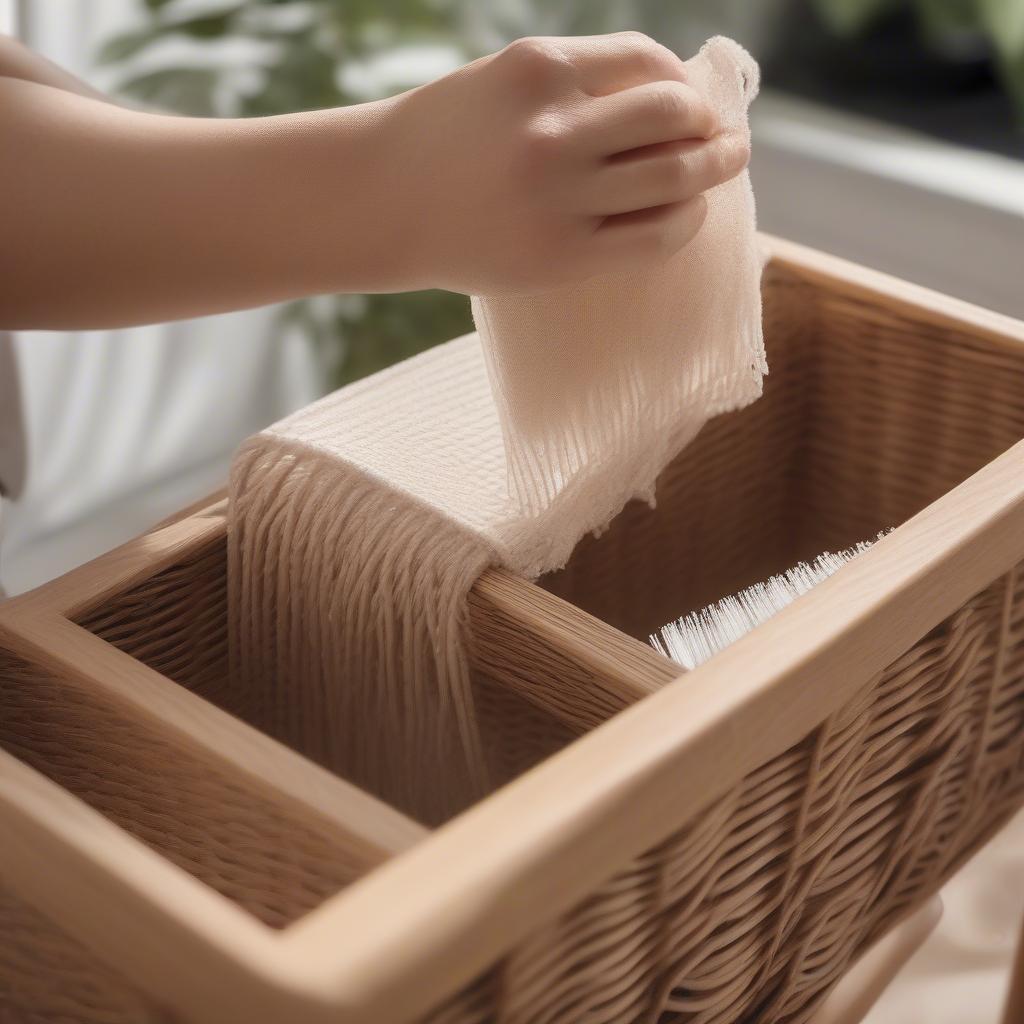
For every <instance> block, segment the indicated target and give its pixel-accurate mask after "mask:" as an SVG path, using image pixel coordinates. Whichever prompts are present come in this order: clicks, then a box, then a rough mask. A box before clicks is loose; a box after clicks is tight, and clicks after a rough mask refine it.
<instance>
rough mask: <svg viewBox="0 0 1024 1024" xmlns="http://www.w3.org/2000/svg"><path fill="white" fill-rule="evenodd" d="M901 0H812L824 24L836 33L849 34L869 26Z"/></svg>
mask: <svg viewBox="0 0 1024 1024" xmlns="http://www.w3.org/2000/svg"><path fill="white" fill-rule="evenodd" d="M900 2H901V0H814V6H815V8H816V9H817V11H818V14H819V15H820V16H821V18H822V20H823V21H824V22H825V24H826V25H827V26H828V28H830V29H831V30H832V31H833V32H835V33H837V34H838V35H844V36H850V35H856V34H857V33H859V32H863V31H864V30H865V29H867V28H870V26H871V25H872V24H874V22H876V21H877V20H878V19H879V18H880V17H881V16H882V15H883V14H886V13H888V12H889V11H891V10H894V9H896V8H897V7H898V6H899V5H900Z"/></svg>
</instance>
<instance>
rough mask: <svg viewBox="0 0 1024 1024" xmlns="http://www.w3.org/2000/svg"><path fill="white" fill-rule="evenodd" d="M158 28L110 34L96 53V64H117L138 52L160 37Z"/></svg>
mask: <svg viewBox="0 0 1024 1024" xmlns="http://www.w3.org/2000/svg"><path fill="white" fill-rule="evenodd" d="M161 35H162V33H161V32H160V30H159V29H158V28H144V29H140V30H139V31H136V32H122V33H120V34H119V35H116V36H111V37H110V39H108V40H107V41H106V42H105V43H104V44H103V45H102V46H101V47H100V49H99V52H98V53H97V54H96V62H97V63H98V64H119V63H121V61H125V60H128V59H129V58H130V57H134V56H135V54H137V53H140V52H141V51H142V50H144V49H145V48H146V47H147V46H149V45H150V43H153V42H155V41H156V40H157V39H159V38H161Z"/></svg>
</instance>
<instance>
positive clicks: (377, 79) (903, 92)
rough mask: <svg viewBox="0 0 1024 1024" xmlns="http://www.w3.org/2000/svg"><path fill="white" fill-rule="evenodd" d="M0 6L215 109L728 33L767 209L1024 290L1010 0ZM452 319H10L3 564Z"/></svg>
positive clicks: (133, 87) (28, 559)
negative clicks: (498, 56) (18, 490)
mask: <svg viewBox="0 0 1024 1024" xmlns="http://www.w3.org/2000/svg"><path fill="white" fill-rule="evenodd" d="M0 25H2V26H3V27H4V28H5V30H7V31H13V32H15V33H16V34H18V35H20V36H21V38H22V39H24V40H25V41H26V42H27V43H28V44H29V45H30V46H32V47H34V48H35V49H37V50H38V51H40V52H42V53H44V54H45V55H46V56H48V57H50V58H51V59H52V60H54V61H56V62H57V63H59V64H62V65H64V66H66V67H68V68H69V69H71V70H72V71H73V72H75V73H77V74H79V75H80V76H82V77H84V78H86V79H87V80H89V81H90V82H92V83H93V84H94V85H96V86H97V87H99V88H101V89H104V90H106V91H108V92H111V93H113V94H115V95H117V96H119V97H121V98H122V99H123V100H124V102H126V103H133V104H139V105H142V106H146V107H153V108H158V109H163V110H168V111H176V112H180V113H185V114H193V115H198V116H213V117H225V116H232V117H234V116H239V117H249V116H256V115H262V114H277V113H284V112H288V111H295V110H305V109H311V108H318V107H325V106H331V105H337V104H347V103H355V102H359V101H362V100H367V99H372V98H376V97H379V96H382V95H386V94H390V93H393V92H396V91H400V90H403V89H407V88H409V87H411V86H414V85H417V84H419V83H421V82H424V81H427V80H429V79H431V78H434V77H437V76H439V75H441V74H444V73H445V72H447V71H449V70H451V69H452V68H455V67H457V66H458V65H460V64H462V63H464V62H466V61H468V60H470V59H472V58H474V57H476V56H479V55H481V54H484V53H488V52H491V51H493V50H496V49H498V48H500V47H501V46H503V45H504V44H505V43H507V42H508V41H510V40H511V39H514V38H516V37H518V36H523V35H538V34H545V35H562V34H565V35H568V34H584V33H597V32H609V31H616V30H619V29H625V28H636V29H641V30H642V31H645V32H647V33H649V34H650V35H652V36H654V37H655V38H657V39H659V40H660V41H662V42H664V43H665V44H667V45H668V46H670V47H672V48H674V49H675V50H676V51H677V52H679V53H680V54H681V55H689V54H691V53H693V52H694V51H695V50H696V49H697V48H698V47H699V46H700V44H701V42H703V40H704V39H706V38H707V37H708V36H710V35H713V34H715V33H719V32H721V33H725V34H728V35H731V36H733V37H734V38H736V39H738V40H740V41H741V42H743V43H744V44H745V45H746V46H747V47H748V48H749V49H750V50H751V51H752V52H753V53H754V55H755V56H756V57H757V58H758V60H759V61H760V62H761V64H762V67H763V69H764V80H765V88H764V91H763V93H762V96H761V98H760V99H759V100H758V101H757V103H756V104H755V107H754V111H753V128H754V137H755V142H754V157H753V163H752V175H753V178H754V184H755V192H756V195H757V200H758V208H759V221H760V224H761V227H762V228H763V229H764V230H767V231H770V232H773V233H776V234H780V235H784V236H787V237H790V238H794V239H797V240H799V241H803V242H806V243H809V244H811V245H815V246H818V247H820V248H823V249H825V250H828V251H831V252H835V253H838V254H840V255H844V256H847V257H850V258H853V259H855V260H858V261H861V262H863V263H866V264H869V265H871V266H874V267H878V268H881V269H884V270H888V271H890V272H893V273H895V274H899V275H901V276H903V277H907V278H909V279H911V280H915V281H919V282H921V283H923V284H926V285H930V286H931V287H933V288H937V289H940V290H942V291H946V292H950V293H952V294H955V295H959V296H962V297H964V298H967V299H970V300H972V301H974V302H978V303H980V304H982V305H985V306H989V307H992V308H995V309H998V310H1001V311H1003V312H1007V313H1012V314H1016V315H1018V316H1024V286H1022V284H1021V265H1022V230H1021V229H1022V227H1024V163H1022V162H1021V158H1022V156H1024V0H247V2H241V0H80V2H77V3H74V4H71V3H66V2H60V0H58V2H54V0H0ZM338 187H339V188H344V181H339V183H338ZM338 244H339V246H341V245H344V244H345V242H344V239H339V240H338ZM470 328H471V323H470V318H469V312H468V303H467V300H466V299H465V297H463V296H459V295H452V294H449V293H444V292H421V293H416V294H407V295H374V296H361V295H348V296H323V297H319V298H315V299H312V300H309V301H304V302H299V303H293V304H289V305H288V306H285V307H282V308H273V309H262V310H255V311H250V312H246V313H241V314H235V315H230V316H220V317H212V318H206V319H204V320H196V321H191V322H184V323H176V324H169V325H156V326H152V327H145V328H139V329H135V330H127V331H99V332H88V333H76V334H55V333H50V332H37V333H33V334H23V335H20V336H19V337H17V338H16V340H15V345H16V347H17V352H18V371H17V372H18V373H19V375H20V378H21V384H22V392H23V396H24V406H25V409H24V419H25V421H26V428H27V434H28V445H29V453H30V466H29V483H28V488H27V491H26V493H25V495H24V496H23V498H22V500H21V501H20V502H19V503H18V505H17V506H16V507H15V509H14V511H13V512H12V513H11V516H10V522H9V528H8V538H7V543H6V545H5V564H4V579H5V581H6V585H7V587H8V589H10V590H13V591H15V592H17V591H20V590H24V589H26V588H28V587H31V586H34V585H36V584H38V583H40V582H42V581H43V580H45V579H47V578H49V577H51V576H53V575H55V574H57V573H59V572H61V571H63V570H65V569H66V568H68V567H70V566H71V565H74V564H76V563H78V562H81V561H83V560H85V559H87V558H89V557H92V556H93V555H95V554H97V553H99V552H101V551H103V550H106V549H107V548H109V547H110V546H111V545H113V544H115V543H117V542H119V541H121V540H123V539H125V538H126V537H127V536H130V535H132V534H134V533H136V532H138V531H140V530H142V529H144V528H146V527H147V526H148V525H149V524H150V523H151V522H153V521H154V520H155V519H158V518H160V517H161V516H163V515H165V514H169V513H170V512H172V511H174V510H175V509H176V508H178V507H180V506H182V505H183V504H185V503H186V502H187V501H190V500H192V499H194V498H196V497H199V496H201V495H202V494H203V493H204V492H208V491H211V490H213V489H214V488H215V487H217V486H219V485H220V484H222V482H223V480H224V479H225V474H226V467H227V464H228V460H229V458H230V454H231V451H232V450H233V448H234V446H235V445H236V444H237V443H238V441H239V440H240V439H241V438H243V437H244V436H246V435H248V434H249V433H252V432H253V431H255V430H258V429H259V428H260V427H262V426H264V425H265V424H267V423H269V422H271V421H273V420H274V419H276V418H278V417H280V416H281V415H283V414H284V413H286V412H287V411H289V410H290V409H292V408H294V407H296V406H299V405H302V404H305V403H306V402H308V401H310V400H311V399H312V398H314V397H316V396H317V395H319V394H321V393H323V392H325V391H327V390H329V389H331V388H334V387H336V386H338V385H339V384H342V383H344V382H346V381H350V380H353V379H355V378H357V377H360V376H362V375H364V374H366V373H369V372H372V371H373V370H375V369H378V368H380V367H381V366H384V365H386V364H388V363H390V362H392V361H394V360H397V359H400V358H403V357H404V356H407V355H410V354H411V353H413V352H415V351H417V350H419V349H421V348H424V347H426V346H429V345H432V344H435V343H436V342H438V341H441V340H444V339H446V338H450V337H453V336H455V335H457V334H460V333H462V332H464V331H466V330H469V329H470Z"/></svg>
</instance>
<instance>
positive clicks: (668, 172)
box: [585, 132, 750, 216]
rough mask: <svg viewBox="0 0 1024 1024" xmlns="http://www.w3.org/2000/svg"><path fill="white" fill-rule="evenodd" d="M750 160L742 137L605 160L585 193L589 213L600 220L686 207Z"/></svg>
mask: <svg viewBox="0 0 1024 1024" xmlns="http://www.w3.org/2000/svg"><path fill="white" fill-rule="evenodd" d="M749 157H750V148H749V145H748V143H747V141H746V139H745V137H744V136H742V135H740V134H738V133H735V132H729V133H723V134H721V135H716V136H715V137H714V138H712V139H706V140H692V141H688V142H672V143H663V144H660V145H656V146H651V147H648V148H647V149H646V150H641V151H638V152H637V153H636V154H635V155H634V154H623V155H622V156H620V157H617V158H613V159H612V160H610V161H606V162H605V163H604V164H603V165H602V166H601V167H600V168H599V169H598V171H597V172H596V174H594V175H593V176H592V177H591V178H590V180H589V182H588V186H587V188H586V190H585V203H586V205H587V209H588V212H593V213H596V214H598V215H600V216H608V215H614V214H620V213H628V212H630V211H633V210H644V209H648V208H650V207H655V206H666V205H668V204H672V203H680V202H685V201H686V200H688V199H693V198H694V197H695V196H697V195H699V194H700V193H702V192H706V191H707V190H708V189H711V188H714V187H715V186H716V185H721V184H722V183H723V182H725V181H728V180H729V179H731V178H733V177H735V176H736V175H737V174H739V173H740V171H742V170H743V168H744V167H746V166H747V161H748V159H749Z"/></svg>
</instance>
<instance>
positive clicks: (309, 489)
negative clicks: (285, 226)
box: [229, 40, 765, 822]
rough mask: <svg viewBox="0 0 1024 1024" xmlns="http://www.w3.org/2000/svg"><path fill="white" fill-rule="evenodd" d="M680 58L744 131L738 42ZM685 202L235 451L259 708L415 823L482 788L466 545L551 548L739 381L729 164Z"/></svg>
mask: <svg viewBox="0 0 1024 1024" xmlns="http://www.w3.org/2000/svg"><path fill="white" fill-rule="evenodd" d="M690 67H691V69H692V78H693V80H694V81H699V82H702V83H706V87H707V89H708V92H709V94H710V95H711V96H712V97H713V98H714V100H715V102H716V103H717V104H718V105H719V106H720V108H721V114H722V117H723V120H725V121H727V122H731V123H734V124H735V123H741V125H742V126H744V128H745V113H746V103H747V100H748V98H749V96H750V95H751V94H752V91H753V88H754V83H755V81H756V69H754V66H753V63H752V61H750V58H749V57H747V56H746V54H745V52H744V51H742V50H741V49H740V48H739V47H737V46H736V45H735V44H733V43H730V42H728V41H724V40H715V41H712V42H711V43H709V44H708V45H707V46H706V47H705V48H704V50H702V52H701V54H700V55H699V56H698V57H697V58H695V59H694V61H692V62H691V63H690ZM752 69H753V70H752ZM708 202H709V209H710V213H709V216H708V219H707V221H706V223H705V225H704V226H703V228H702V229H701V231H700V233H699V234H698V236H697V237H696V238H695V239H694V240H693V242H691V244H690V245H689V246H688V247H687V248H686V249H685V250H683V251H682V252H680V253H678V254H677V255H676V256H675V257H673V258H672V259H671V260H670V261H669V262H668V263H667V264H665V266H663V267H661V268H660V269H658V270H655V271H649V272H644V273H637V274H632V275H620V276H616V277H614V278H609V277H605V278H603V279H601V280H599V281H594V282H590V283H588V284H585V285H583V286H581V287H579V288H574V289H567V290H564V291H560V292H557V293H552V294H549V295H545V296H540V297H529V298H515V299H501V300H496V299H486V298H485V299H482V300H480V301H478V302H477V303H476V309H477V312H478V316H480V318H481V321H482V323H483V326H484V331H483V337H482V339H478V338H477V337H476V336H475V335H470V336H467V337H465V338H460V339H458V340H456V341H453V342H449V343H448V344H447V345H443V346H441V347H440V348H438V349H435V350H433V351H431V352H427V353H424V354H423V355H420V356H418V357H417V358H415V359H411V360H409V361H407V362H405V363H402V364H400V365H398V366H395V367H392V368H391V369H388V370H386V371H384V372H383V373H380V374H377V375H376V376H374V377H372V378H370V379H368V380H366V381H363V382H360V383H357V384H355V385H353V386H351V387H348V388H345V389H344V390H342V391H340V392H338V393H336V394H334V395H331V396H329V397H327V398H326V399H323V400H322V401H320V402H318V403H316V404H314V405H313V406H311V407H309V408H308V409H306V410H303V411H301V412H299V413H297V414H295V415H293V416H291V417H289V418H287V419H285V420H283V421H282V422H280V423H278V424H277V425H276V426H274V427H271V428H270V429H269V430H267V431H265V432H264V433H262V434H260V435H258V436H257V437H255V438H253V439H251V440H250V441H249V442H248V443H247V444H246V445H245V446H244V447H243V448H242V450H241V451H240V452H239V454H238V456H237V457H236V460H235V464H234V468H233V471H232V479H231V501H232V504H231V524H230V544H229V551H230V555H229V557H230V568H229V579H230V596H229V602H230V609H231V656H232V661H233V670H234V671H235V672H236V673H238V674H239V676H240V677H241V678H242V679H244V680H245V682H246V684H247V686H248V689H249V692H250V694H251V695H252V700H253V708H252V714H253V715H254V717H255V718H256V719H257V720H258V721H260V722H262V723H263V724H264V725H265V727H270V726H271V724H272V723H276V724H277V725H279V726H280V727H281V728H279V729H278V731H279V732H280V731H282V730H283V732H284V733H285V735H284V736H283V737H282V738H284V739H286V740H287V741H290V742H292V743H296V744H299V745H301V746H302V748H303V749H305V750H308V751H310V752H311V753H312V754H313V756H315V757H316V758H317V759H319V760H320V761H322V762H324V763H326V764H327V765H328V766H329V767H331V768H333V769H334V770H336V771H338V772H340V773H342V774H344V775H346V776H348V777H349V778H351V779H352V780H354V781H355V782H357V783H358V784H360V785H362V786H364V787H366V788H368V789H370V790H372V791H374V792H376V793H378V794H380V795H382V796H384V797H385V798H386V799H388V800H390V801H392V802H393V803H395V804H397V805H398V806H400V807H402V808H403V809H404V810H406V811H407V812H409V813H411V814H413V815H416V816H418V817H420V818H421V819H422V820H425V821H427V822H437V821H440V820H443V819H444V818H446V817H447V816H449V815H451V814H453V813H455V812H457V811H458V810H460V809H461V808H462V807H464V806H465V805H466V804H467V803H469V802H471V801H472V800H474V799H477V798H479V797H480V796H481V795H483V793H484V792H486V791H487V790H488V788H489V787H490V786H491V784H492V781H493V776H492V770H491V766H490V765H489V763H488V756H487V751H486V750H485V749H484V745H483V743H482V741H481V737H480V728H479V720H478V716H477V707H476V701H475V694H474V691H473V687H472V684H471V680H470V675H469V671H468V667H467V656H466V645H467V640H468V636H467V608H466V598H467V595H468V593H469V590H470V588H471V587H472V585H473V582H474V581H475V580H476V579H477V577H478V576H479V575H480V573H481V572H482V571H483V570H484V569H485V568H486V567H487V566H489V565H495V564H497V565H503V566H506V567H508V568H511V569H514V570H516V571H518V572H520V573H523V574H525V575H528V576H536V575H537V574H539V573H542V572H545V571H547V570H551V569H555V568H557V567H559V566H561V565H562V564H564V563H565V561H566V560H567V558H568V556H569V554H570V553H571V551H572V549H573V547H574V545H575V544H576V542H577V541H578V540H579V539H580V537H581V536H583V535H584V534H585V533H586V532H587V531H590V530H596V529H600V528H601V527H602V526H604V525H605V524H606V523H607V521H608V520H609V519H610V518H611V517H612V516H613V515H615V514H616V513H617V512H618V511H619V510H620V509H621V508H622V506H623V505H624V504H625V503H626V502H627V501H628V500H629V499H630V498H632V497H634V496H637V495H641V496H645V497H649V496H650V495H651V493H652V489H653V486H654V481H655V477H656V476H657V474H658V472H659V471H660V470H661V469H662V467H663V466H664V464H665V463H666V462H667V461H668V460H669V459H671V458H672V457H673V456H674V455H675V454H676V453H677V452H678V450H679V449H680V448H681V447H682V446H683V445H684V444H686V443H687V442H688V441H689V440H690V439H691V438H692V437H693V435H694V434H695V433H696V432H697V431H698V430H699V429H700V427H701V426H702V425H703V423H704V422H705V421H706V420H707V419H708V417H710V416H712V415H715V414H716V413H718V412H722V411H724V410H726V409H731V408H735V407H737V406H740V405H743V404H746V403H747V402H750V401H751V400H753V399H754V398H756V397H757V396H758V395H759V394H760V388H761V377H762V373H763V372H764V368H765V367H764V354H763V347H762V342H761V330H760V288H759V277H760V258H759V254H758V251H757V248H756V241H755V235H754V211H753V201H752V197H751V193H750V185H749V181H748V179H747V176H746V174H743V175H741V176H740V177H739V178H737V179H735V180H734V181H732V182H729V183H727V184H725V185H723V186H721V187H719V188H718V189H716V190H714V191H713V192H712V193H710V194H709V196H708ZM481 340H482V341H483V345H482V346H481ZM488 368H489V369H490V375H491V376H490V380H489V378H488ZM492 384H493V386H494V391H493V393H492V387H491V385H492ZM495 395H497V401H496V400H495ZM510 484H511V489H510ZM282 723H283V724H282Z"/></svg>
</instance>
